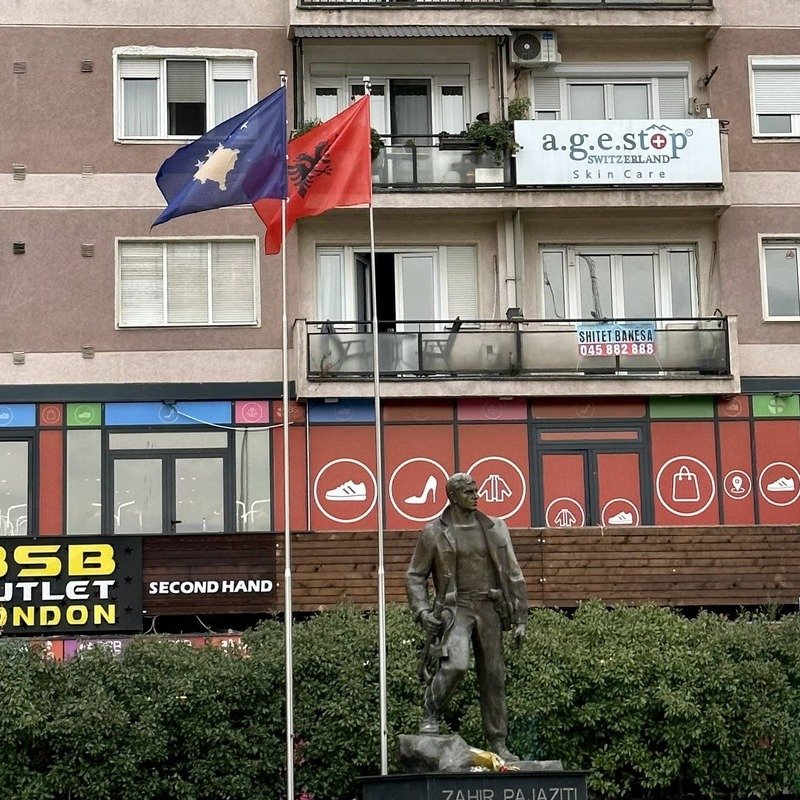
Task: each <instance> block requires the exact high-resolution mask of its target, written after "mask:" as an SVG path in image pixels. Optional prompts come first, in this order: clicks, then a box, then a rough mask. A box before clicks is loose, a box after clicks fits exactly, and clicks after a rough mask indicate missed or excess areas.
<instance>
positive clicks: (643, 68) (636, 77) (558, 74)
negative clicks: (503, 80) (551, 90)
mask: <svg viewBox="0 0 800 800" xmlns="http://www.w3.org/2000/svg"><path fill="white" fill-rule="evenodd" d="M535 77H544V78H557V79H558V82H559V95H560V108H559V109H552V108H549V109H544V108H540V109H537V108H536V102H535V98H534V105H533V108H532V109H531V119H538V117H537V116H536V113H537V111H538V112H545V113H554V114H555V118H556V119H563V120H569V119H572V117H571V116H570V113H569V110H570V103H569V86H570V84H573V83H584V84H585V83H593V84H600V85H602V86H604V87H605V92H604V100H605V109H606V117H605V118H606V119H607V120H611V119H614V117H613V114H612V113H611V112H610V109H612V108H613V105H612V104H611V100H612V98H613V89H612V87H613V84H617V83H620V84H621V83H629V84H646V85H647V87H648V92H647V96H648V105H649V109H648V112H649V116H648V119H660V117H659V113H660V107H661V104H660V97H659V85H658V78H683V79H684V91H685V100H686V115H687V118H688V117H689V97H688V87H689V86H691V85H692V75H691V65H690V63H689V62H688V61H676V62H670V61H667V62H653V63H642V62H632V63H617V62H611V63H602V62H597V63H591V62H589V63H574V64H570V63H566V64H556V65H555V66H553V67H551V68H550V69H548V71H547V73H546V74H543V75H541V76H539V75H538V74H537V73H532V75H531V76H530V77H529V80H530V81H531V84H530V86H531V92H532V91H533V83H532V81H533V79H534V78H535Z"/></svg>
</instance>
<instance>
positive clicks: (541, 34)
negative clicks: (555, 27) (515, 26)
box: [508, 31, 561, 67]
mask: <svg viewBox="0 0 800 800" xmlns="http://www.w3.org/2000/svg"><path fill="white" fill-rule="evenodd" d="M508 57H509V60H510V61H511V63H512V64H516V65H517V66H520V67H536V66H545V65H547V64H559V63H560V62H561V54H560V53H559V52H558V41H557V39H556V34H555V32H554V31H517V32H516V33H515V34H514V35H513V36H512V37H511V46H510V48H509V51H508Z"/></svg>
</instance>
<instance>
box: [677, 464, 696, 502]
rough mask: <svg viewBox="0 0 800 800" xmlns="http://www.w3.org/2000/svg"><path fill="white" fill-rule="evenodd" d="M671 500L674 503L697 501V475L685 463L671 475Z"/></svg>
mask: <svg viewBox="0 0 800 800" xmlns="http://www.w3.org/2000/svg"><path fill="white" fill-rule="evenodd" d="M672 500H673V501H674V502H675V503H697V502H699V500H700V484H699V483H698V482H697V475H695V473H694V472H692V471H691V470H690V469H689V467H687V466H686V465H685V464H684V466H682V467H681V468H680V469H679V470H678V471H677V472H676V473H675V474H674V475H673V476H672Z"/></svg>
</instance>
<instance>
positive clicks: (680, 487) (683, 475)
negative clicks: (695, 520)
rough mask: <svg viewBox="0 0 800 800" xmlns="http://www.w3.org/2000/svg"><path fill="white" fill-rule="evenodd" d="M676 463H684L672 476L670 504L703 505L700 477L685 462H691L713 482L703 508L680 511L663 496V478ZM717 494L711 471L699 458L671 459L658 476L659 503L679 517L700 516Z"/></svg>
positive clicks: (679, 457)
mask: <svg viewBox="0 0 800 800" xmlns="http://www.w3.org/2000/svg"><path fill="white" fill-rule="evenodd" d="M676 461H679V462H682V463H681V466H680V467H679V468H678V469H677V470H675V472H674V473H673V474H672V481H671V483H672V493H671V495H670V502H672V503H701V502H702V501H703V497H702V493H701V491H700V483H699V481H698V475H697V473H696V472H693V471H692V469H690V467H689V465H688V464H686V463H685V462H687V461H688V462H690V463H691V464H696V465H697V466H698V467H700V469H701V470H702V471H703V472H704V473H705V474H706V475H707V476H708V479H709V481H710V482H711V493H710V495H709V497H708V500H706V501H705V503H704V504H703V506H702V507H701V508H697V509H695V510H694V511H678V510H677V509H676V508H675V507H674V506H671V505H670V504H669V503H668V502H667V501H666V500H665V499H664V497H663V495H662V494H661V476H662V475H663V474H664V471H665V470H666V469H667V467H669V466H671V465H672V464H674V463H675V462H676ZM716 494H717V483H716V481H715V480H714V476H713V475H712V474H711V470H710V469H709V468H708V467H707V466H706V465H705V464H704V463H703V462H702V461H700V459H698V458H693V457H692V456H675V458H671V459H670V460H669V461H667V462H665V463H664V464H663V465H662V467H661V469H660V470H659V471H658V475H656V495H657V496H658V499H659V502H660V503H661V505H662V506H664V508H666V509H667V511H669V512H671V513H672V514H675V515H676V516H678V517H696V516H697V515H698V514H702V513H703V512H704V511H705V510H706V509H707V508H708V507H709V506H710V505H711V501H712V500H713V499H714V497H715V496H716Z"/></svg>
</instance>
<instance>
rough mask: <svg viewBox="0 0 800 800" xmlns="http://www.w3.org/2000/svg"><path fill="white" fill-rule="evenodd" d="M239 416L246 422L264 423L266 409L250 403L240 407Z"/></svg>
mask: <svg viewBox="0 0 800 800" xmlns="http://www.w3.org/2000/svg"><path fill="white" fill-rule="evenodd" d="M241 415H242V419H243V420H245V421H246V422H264V421H266V408H264V407H263V406H262V405H261V403H255V402H252V401H251V402H248V403H245V404H244V405H243V406H242V410H241Z"/></svg>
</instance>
